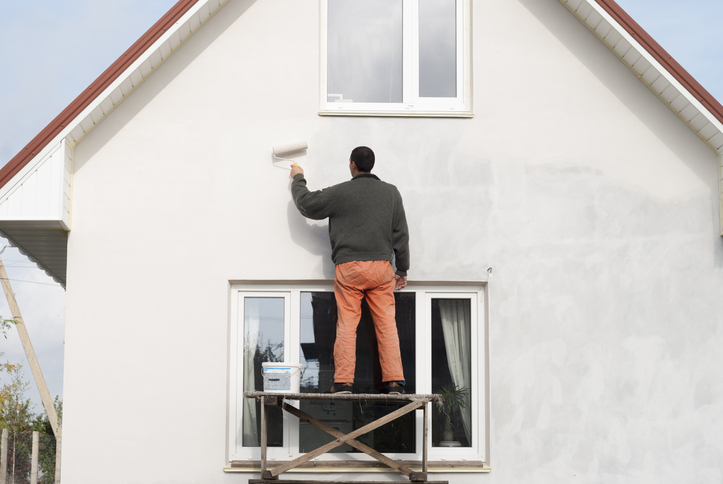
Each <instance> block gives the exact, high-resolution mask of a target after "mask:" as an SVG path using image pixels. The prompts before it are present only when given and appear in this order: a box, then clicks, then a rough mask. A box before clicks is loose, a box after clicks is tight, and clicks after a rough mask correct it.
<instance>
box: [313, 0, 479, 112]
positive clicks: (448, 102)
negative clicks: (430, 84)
mask: <svg viewBox="0 0 723 484" xmlns="http://www.w3.org/2000/svg"><path fill="white" fill-rule="evenodd" d="M456 1H457V6H458V8H457V19H456V22H457V31H456V32H457V45H458V49H457V62H456V65H457V76H456V79H457V97H456V98H433V97H420V96H419V51H418V46H419V9H418V0H402V2H403V11H404V12H405V13H404V14H403V20H402V23H403V26H402V28H403V34H402V35H403V39H402V97H403V99H402V102H401V103H361V102H343V100H341V101H329V100H328V98H327V62H328V59H327V31H328V26H327V22H328V10H327V8H328V6H327V0H320V2H321V6H320V11H321V19H320V26H321V32H320V35H319V37H320V44H321V52H320V54H321V56H320V62H319V64H320V82H319V87H320V92H319V102H320V107H319V114H320V115H332V116H429V117H472V116H473V113H472V93H471V84H472V82H471V81H472V70H471V69H472V34H471V24H472V20H471V19H472V2H471V0H456ZM406 12H409V14H407V13H406Z"/></svg>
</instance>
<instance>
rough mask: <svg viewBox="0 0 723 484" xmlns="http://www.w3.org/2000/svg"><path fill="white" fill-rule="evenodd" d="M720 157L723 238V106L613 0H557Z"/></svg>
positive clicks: (720, 212)
mask: <svg viewBox="0 0 723 484" xmlns="http://www.w3.org/2000/svg"><path fill="white" fill-rule="evenodd" d="M560 2H562V3H563V5H565V6H566V7H567V8H568V9H569V10H570V11H571V12H572V13H573V14H574V15H575V16H576V17H577V18H578V19H580V21H582V23H584V24H585V25H586V26H587V27H588V28H589V29H590V31H591V32H592V33H594V34H595V35H596V36H597V37H598V38H599V39H600V40H601V41H602V42H603V43H604V44H605V45H606V46H607V47H608V48H609V49H610V50H611V51H612V52H613V53H615V55H616V56H618V57H619V58H620V60H621V61H623V63H625V65H627V66H628V68H630V70H632V71H633V73H635V75H636V76H638V78H639V79H640V80H641V81H642V82H643V83H644V84H645V85H647V86H648V87H649V88H650V90H652V91H653V92H654V93H655V94H656V95H657V96H658V97H659V98H660V99H661V100H662V101H663V102H664V103H665V104H666V105H667V106H668V107H669V108H670V109H671V110H672V111H673V112H674V113H675V114H677V115H678V117H680V119H681V120H683V122H685V124H687V125H688V126H689V127H690V129H692V130H693V131H694V132H695V133H696V134H697V135H698V136H700V138H701V139H702V140H703V141H705V143H706V144H707V145H708V146H709V147H710V148H711V149H712V150H713V151H715V152H716V154H717V155H718V200H719V208H720V210H719V214H720V233H721V235H722V236H723V106H722V105H721V103H720V102H718V100H716V99H715V98H714V97H713V95H711V94H710V93H709V92H708V91H707V90H706V89H705V88H704V87H703V86H702V85H701V84H700V83H699V82H698V81H696V80H695V79H694V78H693V76H691V75H690V74H689V73H688V71H686V70H685V69H684V68H683V66H681V65H680V64H679V63H678V62H677V61H676V60H675V59H673V57H672V56H671V55H670V54H668V52H666V51H665V49H663V47H662V46H661V45H660V44H658V43H657V42H656V41H655V40H654V39H653V38H652V37H651V36H650V35H649V34H648V33H647V32H646V31H645V30H644V29H643V28H642V27H641V26H640V25H639V24H638V23H637V22H635V21H634V20H633V19H632V17H630V15H628V14H627V13H626V12H625V10H623V9H622V7H620V6H619V5H618V4H617V3H616V2H615V1H614V0H560Z"/></svg>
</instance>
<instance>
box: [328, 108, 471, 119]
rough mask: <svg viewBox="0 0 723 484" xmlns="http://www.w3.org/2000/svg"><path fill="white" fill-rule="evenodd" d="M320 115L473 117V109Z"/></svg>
mask: <svg viewBox="0 0 723 484" xmlns="http://www.w3.org/2000/svg"><path fill="white" fill-rule="evenodd" d="M319 116H369V117H374V116H378V117H402V118H473V117H474V113H473V112H471V111H452V112H444V111H328V110H321V111H319Z"/></svg>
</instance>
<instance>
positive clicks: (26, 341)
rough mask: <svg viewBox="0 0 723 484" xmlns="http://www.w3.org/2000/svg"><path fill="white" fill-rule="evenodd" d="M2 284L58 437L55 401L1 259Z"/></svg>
mask: <svg viewBox="0 0 723 484" xmlns="http://www.w3.org/2000/svg"><path fill="white" fill-rule="evenodd" d="M0 282H2V286H3V291H5V297H6V298H7V300H8V306H10V312H11V313H12V315H13V318H15V320H16V321H17V324H16V325H15V327H16V328H17V329H18V334H19V335H20V341H21V342H22V344H23V349H24V350H25V356H26V357H27V358H28V363H30V370H32V372H33V378H34V379H35V385H36V386H37V387H38V391H39V392H40V399H41V400H42V402H43V407H45V413H46V414H47V415H48V420H49V421H50V426H51V427H52V428H53V434H55V436H56V437H57V436H58V435H59V429H58V414H57V413H56V411H55V406H54V405H53V399H52V398H51V397H50V392H49V391H48V386H47V385H46V384H45V378H43V372H42V371H40V363H38V358H37V357H36V356H35V350H34V349H33V345H32V343H31V342H30V335H29V334H28V330H27V328H26V327H25V324H24V323H23V317H22V315H21V314H20V308H19V307H18V303H17V301H16V300H15V294H14V293H13V288H12V286H11V285H10V281H9V280H8V273H7V272H5V265H4V264H3V261H2V259H0Z"/></svg>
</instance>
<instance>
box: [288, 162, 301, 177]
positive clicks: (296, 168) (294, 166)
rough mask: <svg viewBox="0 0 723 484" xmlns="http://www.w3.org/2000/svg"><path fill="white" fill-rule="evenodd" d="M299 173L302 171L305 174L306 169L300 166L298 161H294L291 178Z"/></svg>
mask: <svg viewBox="0 0 723 484" xmlns="http://www.w3.org/2000/svg"><path fill="white" fill-rule="evenodd" d="M299 173H301V174H302V175H303V174H304V169H303V168H301V167H300V166H299V165H297V164H296V163H294V164H293V165H291V178H294V177H295V176H296V175H298V174H299Z"/></svg>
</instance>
